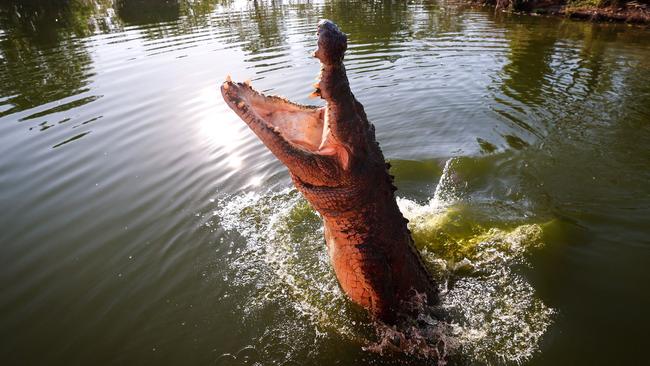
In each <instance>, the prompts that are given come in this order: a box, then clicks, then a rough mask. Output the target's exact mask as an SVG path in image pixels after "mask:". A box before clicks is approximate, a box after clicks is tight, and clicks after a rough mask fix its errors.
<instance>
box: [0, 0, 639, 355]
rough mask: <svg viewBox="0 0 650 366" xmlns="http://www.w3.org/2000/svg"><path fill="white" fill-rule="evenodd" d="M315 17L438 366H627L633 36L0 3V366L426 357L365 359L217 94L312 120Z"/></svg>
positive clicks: (353, 5) (260, 149)
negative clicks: (399, 229)
mask: <svg viewBox="0 0 650 366" xmlns="http://www.w3.org/2000/svg"><path fill="white" fill-rule="evenodd" d="M321 18H330V19H332V20H334V21H335V22H337V23H338V24H339V25H340V26H341V27H342V29H343V30H344V31H345V32H347V33H348V34H349V38H350V46H349V51H348V54H347V57H346V60H347V67H348V74H349V76H350V81H351V84H352V88H353V91H354V92H355V93H356V95H357V97H358V99H359V100H360V101H361V102H362V103H363V104H364V105H365V107H366V111H367V113H368V115H369V118H370V120H371V121H372V122H374V123H375V125H376V127H377V135H378V139H379V141H380V143H381V145H382V148H383V150H384V153H385V155H386V157H387V158H388V159H389V160H391V162H392V164H393V169H392V171H393V174H395V175H396V179H397V185H398V187H399V191H398V195H399V197H400V198H399V203H400V207H401V209H402V211H403V212H404V214H405V216H407V217H408V218H409V219H410V220H411V229H412V231H413V233H414V237H415V238H416V241H417V245H418V247H419V248H420V249H421V250H422V251H423V253H425V256H426V258H427V262H428V264H429V265H430V266H431V268H432V269H433V270H434V271H435V273H436V274H437V275H436V276H437V277H438V279H439V280H440V283H441V287H442V290H443V294H444V296H443V301H442V304H441V307H442V308H443V309H444V310H445V312H447V313H448V314H449V316H448V319H446V322H448V323H449V329H447V331H446V334H445V336H446V337H447V339H448V340H449V344H450V345H452V344H453V345H454V347H455V355H452V356H451V357H450V363H451V364H461V365H475V364H486V363H489V364H495V363H496V364H514V363H517V362H520V363H523V364H527V365H600V364H629V365H637V364H643V363H644V362H647V344H648V340H649V339H650V337H649V336H648V333H647V329H648V326H650V315H649V314H648V312H647V309H648V308H650V294H649V293H648V288H649V287H648V286H649V285H648V283H650V268H649V267H648V266H649V265H650V239H649V238H650V149H649V146H650V33H649V31H648V30H646V29H642V28H635V27H628V26H624V25H609V24H590V23H580V22H573V21H565V20H560V19H553V18H536V17H525V16H505V15H503V14H495V13H494V12H493V11H490V10H476V9H475V10H472V9H462V8H459V7H457V6H454V5H450V4H445V3H437V2H428V1H413V2H399V1H375V2H361V1H351V2H348V1H331V2H330V1H326V2H302V1H290V2H280V1H274V2H260V1H253V2H246V1H241V2H238V1H233V2H231V1H200V0H194V1H190V0H181V1H179V2H175V1H167V2H164V1H144V0H135V1H130V0H124V1H118V2H116V3H114V4H113V3H112V2H111V1H110V0H98V1H90V0H88V1H70V2H64V1H54V2H52V1H31V2H21V1H2V2H0V156H1V157H2V158H1V159H0V207H1V208H2V210H1V211H0V212H1V213H0V288H1V289H2V291H1V292H0V340H1V341H0V363H1V364H3V365H13V364H15V365H31V364H34V365H35V364H48V365H49V364H65V365H87V364H158V365H159V364H169V365H179V364H188V365H190V364H194V365H195V364H218V365H244V364H262V365H333V364H340V365H353V364H354V365H357V364H374V365H390V364H396V363H398V364H412V365H422V364H430V363H432V361H427V360H417V359H413V358H410V357H408V356H404V355H380V354H376V353H373V352H369V351H364V350H363V348H364V347H367V346H370V345H372V344H373V342H375V341H376V340H377V338H376V335H375V333H374V331H373V327H372V326H371V324H369V323H368V320H367V319H366V318H365V316H364V313H363V312H361V311H359V310H358V309H356V308H355V307H354V306H352V305H350V303H349V302H347V301H346V300H345V298H344V297H343V296H342V295H341V292H340V290H339V288H338V286H337V284H336V280H335V278H334V276H333V273H332V271H331V269H330V267H329V263H328V258H327V255H326V253H325V250H324V242H323V239H322V228H321V226H320V223H319V219H318V217H317V215H316V214H315V213H314V212H313V211H311V209H310V208H309V206H308V205H307V204H306V203H305V201H303V200H302V199H301V198H300V196H299V195H298V194H297V193H296V192H295V190H292V189H291V184H290V181H289V178H288V176H287V173H286V171H285V169H284V167H283V166H282V165H281V164H280V163H279V162H277V161H276V160H275V159H274V158H273V157H272V156H271V155H270V153H268V152H267V150H266V149H265V147H264V146H262V145H261V144H260V143H259V142H258V141H257V139H256V138H255V137H254V136H253V134H252V133H251V132H249V131H248V130H247V128H246V127H245V125H244V124H243V123H241V121H239V120H238V118H237V117H236V116H235V115H234V113H232V112H231V111H230V110H229V109H228V107H227V106H226V105H225V104H224V102H223V101H222V99H221V97H220V95H219V92H218V89H217V85H218V84H219V83H220V82H221V81H222V80H223V79H224V77H225V75H226V74H228V73H230V74H232V76H233V78H234V79H237V80H243V79H247V78H251V79H252V80H253V84H254V85H256V86H257V88H259V89H261V90H264V91H267V92H270V93H277V94H282V95H285V96H287V97H289V98H291V99H294V100H296V101H298V102H302V103H315V102H314V101H313V100H308V99H307V95H308V94H309V93H310V92H311V90H312V87H311V83H312V82H313V80H314V78H315V76H316V74H317V72H318V68H319V66H318V63H317V61H316V60H315V59H312V58H310V57H309V55H310V52H311V51H312V50H313V49H314V47H315V41H316V38H315V35H314V33H315V24H316V23H317V22H318V20H319V19H321ZM256 362H257V363H256Z"/></svg>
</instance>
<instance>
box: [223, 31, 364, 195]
mask: <svg viewBox="0 0 650 366" xmlns="http://www.w3.org/2000/svg"><path fill="white" fill-rule="evenodd" d="M317 34H318V48H317V50H316V51H315V52H314V54H313V56H314V57H316V58H318V59H319V60H320V62H321V73H320V78H319V81H318V82H317V83H316V84H314V87H315V91H314V92H313V93H312V96H314V97H321V98H322V99H323V100H325V102H326V105H325V106H324V107H317V106H309V105H301V104H297V103H293V102H291V101H289V100H287V99H285V98H282V97H277V96H269V95H264V94H262V93H260V92H258V91H257V90H255V89H254V88H253V87H252V86H251V84H250V82H243V83H239V82H233V81H232V80H231V79H230V77H228V78H227V80H226V81H225V82H224V83H223V84H222V85H221V93H222V94H223V97H224V100H225V101H226V103H227V104H228V106H230V108H232V109H233V110H234V111H235V112H236V113H237V115H239V117H240V118H241V119H242V120H243V121H244V122H246V124H247V125H248V126H249V127H250V129H251V130H252V131H253V132H254V133H255V134H256V135H257V137H258V138H259V139H260V140H261V141H262V143H264V145H266V147H267V148H269V150H271V152H272V153H273V154H274V155H275V156H276V157H277V158H278V159H279V160H280V161H281V162H282V163H283V164H284V165H286V166H287V168H288V169H289V171H290V172H291V174H292V176H293V177H294V179H298V180H299V181H300V182H301V183H304V184H307V185H309V186H319V187H333V186H340V185H341V184H343V183H344V182H345V181H346V176H349V172H350V170H351V168H353V165H354V164H355V162H357V161H360V159H362V158H363V155H364V152H365V150H366V147H367V146H368V145H369V142H370V140H374V129H373V127H372V125H371V124H369V123H368V122H367V120H366V116H365V113H364V112H363V107H362V106H361V104H359V103H358V102H357V101H356V99H354V96H353V95H352V93H351V91H350V88H349V84H348V79H347V76H346V74H345V67H344V66H343V56H344V53H345V50H346V49H347V36H346V35H345V34H344V33H342V32H341V31H340V30H339V29H338V27H337V26H336V25H335V24H334V23H332V22H331V21H329V20H323V21H321V22H320V23H319V24H318V33H317ZM369 137H371V139H369Z"/></svg>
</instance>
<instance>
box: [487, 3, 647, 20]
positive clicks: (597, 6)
mask: <svg viewBox="0 0 650 366" xmlns="http://www.w3.org/2000/svg"><path fill="white" fill-rule="evenodd" d="M477 2H478V3H479V4H481V5H489V6H495V7H496V8H497V9H505V10H510V11H512V12H516V13H527V14H531V15H556V16H563V17H567V18H571V19H583V20H590V21H604V22H620V23H631V24H646V25H647V24H650V4H644V3H641V2H637V1H630V2H621V3H616V4H611V3H608V2H606V1H602V2H601V1H597V0H587V1H569V2H565V1H563V0H540V1H534V0H533V1H523V0H479V1H477Z"/></svg>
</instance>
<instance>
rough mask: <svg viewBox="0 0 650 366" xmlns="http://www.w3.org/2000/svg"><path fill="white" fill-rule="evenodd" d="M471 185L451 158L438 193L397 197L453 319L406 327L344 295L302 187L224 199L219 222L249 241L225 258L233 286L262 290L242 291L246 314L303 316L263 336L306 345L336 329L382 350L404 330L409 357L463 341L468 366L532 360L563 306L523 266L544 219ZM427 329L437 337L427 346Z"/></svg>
mask: <svg viewBox="0 0 650 366" xmlns="http://www.w3.org/2000/svg"><path fill="white" fill-rule="evenodd" d="M462 186H463V184H462V181H460V180H459V179H456V178H454V173H453V164H452V163H448V164H447V166H446V167H445V171H444V173H443V177H442V178H441V181H440V183H439V185H438V188H437V190H436V194H435V195H434V197H433V198H432V199H431V200H430V202H428V203H426V204H419V203H417V202H414V201H411V200H408V199H404V198H398V204H399V206H400V209H401V210H402V212H403V214H404V216H405V217H406V218H407V219H409V220H410V223H409V228H410V230H411V231H412V233H413V237H414V239H415V241H416V245H417V246H418V249H420V250H421V252H422V253H423V255H424V258H425V261H426V262H427V264H428V265H429V266H430V268H431V269H432V272H433V273H434V274H435V276H436V277H437V279H438V280H439V281H440V283H441V304H440V306H439V308H438V309H437V310H438V311H439V312H443V313H444V314H445V317H444V322H438V321H437V320H435V319H434V318H432V317H428V316H427V317H426V318H424V319H416V320H415V321H414V323H413V324H414V325H413V326H412V327H406V328H404V327H403V328H391V327H386V326H384V327H377V326H376V324H373V323H372V322H371V321H370V320H369V319H368V318H367V317H366V316H365V313H363V312H360V311H358V309H357V308H356V307H354V306H352V305H351V304H350V303H349V301H347V299H346V298H345V296H344V294H343V293H342V292H341V290H340V289H339V287H338V284H337V282H336V278H335V276H334V273H333V271H332V269H331V266H330V263H329V258H328V256H327V252H326V249H325V245H324V239H323V229H322V224H321V221H320V218H319V216H318V215H317V214H316V213H315V212H314V211H313V210H312V209H311V208H310V206H309V204H308V203H307V202H306V201H305V200H304V199H303V198H302V197H301V196H300V194H299V193H298V192H296V191H295V190H293V189H287V190H283V191H281V192H269V193H265V194H260V193H247V194H242V195H237V196H233V197H229V198H228V199H225V200H222V202H223V204H221V205H220V207H219V208H218V209H217V211H215V216H216V217H217V218H218V220H219V224H220V225H221V226H222V227H223V228H224V229H226V230H228V231H230V232H235V233H237V234H238V235H240V236H241V237H243V239H244V240H243V241H244V242H245V243H244V244H243V246H242V247H240V248H238V249H237V251H236V253H233V255H232V257H231V258H229V259H228V260H227V262H226V264H227V265H228V266H229V271H228V273H230V274H231V278H230V283H231V284H232V285H233V286H234V288H235V289H236V288H242V289H243V288H254V291H250V292H249V294H248V295H247V297H246V298H245V299H244V300H242V301H243V302H245V304H246V306H244V307H243V310H242V312H243V314H244V317H245V318H247V317H253V318H255V315H256V314H257V313H259V312H263V311H264V310H263V309H265V308H267V307H273V308H278V307H279V308H280V309H281V311H282V312H284V313H291V314H293V315H290V316H293V317H298V318H299V319H291V318H290V317H289V316H287V319H291V320H286V319H283V320H276V323H274V324H272V325H270V329H269V330H268V331H267V332H266V333H265V334H266V335H269V336H270V335H273V336H272V337H273V338H274V339H273V340H272V342H273V343H277V344H285V345H286V344H289V345H291V347H292V349H294V351H295V352H297V353H300V352H301V351H300V349H305V350H306V349H312V350H313V349H314V343H317V342H318V340H319V339H321V338H327V337H338V338H340V337H343V338H344V339H348V340H349V341H352V342H357V343H359V345H360V346H365V347H366V348H365V349H367V350H370V351H377V352H383V351H386V350H390V349H391V347H392V346H391V344H393V345H394V342H393V340H395V339H398V338H400V337H401V338H400V339H398V342H399V343H401V344H402V345H405V344H408V345H409V347H410V349H411V351H413V352H411V353H412V354H416V353H417V352H415V351H414V350H419V351H420V354H419V355H418V356H423V355H424V356H427V355H429V356H435V357H432V358H438V356H441V355H442V356H444V354H446V353H449V352H450V351H453V350H454V349H456V350H457V351H458V352H457V353H458V354H459V355H462V356H461V357H462V358H463V359H465V358H467V360H468V362H469V363H476V362H478V363H490V364H492V363H513V362H514V363H520V362H522V361H525V360H527V359H529V358H530V357H531V356H532V355H533V354H534V353H535V352H536V351H537V349H538V343H539V339H540V337H541V336H542V335H543V334H544V333H545V331H546V329H547V328H548V326H549V325H550V324H551V322H552V318H553V313H554V310H553V309H551V308H549V307H547V306H546V305H544V303H543V302H542V301H541V300H540V299H539V298H538V297H536V296H535V291H534V288H533V287H532V286H531V285H530V283H529V282H528V281H527V280H526V278H525V277H524V276H523V275H521V274H520V273H518V271H517V270H516V268H520V267H521V266H527V265H528V261H527V256H528V254H529V253H530V251H531V250H534V249H535V248H539V247H541V246H542V245H543V240H542V238H543V235H542V234H543V226H542V225H541V224H539V223H530V222H528V223H526V222H525V221H523V220H524V219H525V216H526V215H524V214H520V215H517V212H519V209H518V208H517V206H516V205H515V204H513V203H507V202H478V203H477V202H472V201H470V200H466V199H464V198H463V194H462V189H460V188H459V187H461V188H462ZM519 213H521V212H519ZM513 217H518V218H519V220H513ZM276 311H277V310H276ZM427 319H428V320H429V321H427ZM275 328H277V329H275ZM425 338H427V339H428V340H430V341H431V340H433V342H429V343H428V345H429V346H430V347H426V346H425V344H426V341H427V339H425ZM386 340H388V342H386ZM440 340H442V341H443V344H442V345H441V344H440V342H439V341H440ZM409 342H410V343H409ZM311 352H313V351H311ZM308 353H309V352H308ZM315 357H317V356H315ZM294 361H295V360H294Z"/></svg>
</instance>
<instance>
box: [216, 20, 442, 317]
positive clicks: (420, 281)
mask: <svg viewBox="0 0 650 366" xmlns="http://www.w3.org/2000/svg"><path fill="white" fill-rule="evenodd" d="M317 35H318V46H317V49H316V51H315V52H314V53H313V56H314V57H316V58H318V59H319V60H320V63H321V70H320V75H319V81H318V82H317V83H316V84H314V87H315V90H314V91H313V93H312V95H311V96H312V97H316V98H318V97H320V98H322V99H323V100H324V101H325V106H324V107H319V106H309V105H301V104H298V103H294V102H291V101H289V100H287V99H285V98H283V97H279V96H271V95H265V94H262V93H260V92H258V91H257V90H255V89H254V88H253V87H252V86H251V83H250V82H249V81H246V82H233V81H232V79H231V78H230V76H228V77H227V78H226V81H225V82H224V83H223V84H222V85H221V93H222V95H223V98H224V100H225V101H226V103H227V105H228V106H229V107H230V108H232V110H234V111H235V113H236V114H237V115H238V116H239V117H240V118H241V119H242V120H243V121H244V122H245V123H246V124H247V125H248V127H249V128H250V129H251V130H252V131H253V132H254V133H255V134H256V135H257V137H258V138H259V139H260V140H261V141H262V143H263V144H264V145H266V147H267V148H268V149H269V150H270V151H271V152H272V153H273V154H274V155H275V157H276V158H277V159H278V160H280V161H281V162H282V163H283V164H284V165H285V166H286V167H287V168H288V170H289V174H290V176H291V179H292V181H293V183H294V185H295V186H296V188H297V189H298V190H299V191H300V192H301V193H302V194H303V195H304V197H305V198H306V199H307V201H309V203H310V204H311V206H312V207H313V208H314V209H315V210H316V211H318V212H319V213H320V216H321V217H322V220H323V225H324V234H325V242H326V246H327V251H328V254H329V257H330V261H331V263H332V266H333V268H334V272H335V275H336V277H337V279H338V282H339V284H340V287H341V288H342V289H343V291H344V293H345V294H346V295H347V296H348V297H349V299H351V300H352V302H354V303H356V304H358V305H360V306H361V307H363V308H365V309H367V310H368V311H369V312H370V314H371V316H372V317H373V318H374V319H377V320H380V321H383V322H385V323H389V324H390V323H394V322H395V321H396V319H397V316H398V314H401V313H403V312H404V311H405V308H406V307H407V306H406V304H408V303H411V304H412V299H413V297H414V296H417V297H418V298H420V299H422V298H424V299H426V300H425V301H426V303H427V304H431V305H433V304H435V303H437V302H438V286H437V283H436V281H435V280H434V279H433V277H432V276H431V274H430V272H429V271H428V269H427V267H426V265H425V264H424V262H423V260H422V257H421V254H420V252H419V251H418V250H417V249H416V247H415V245H414V243H413V239H412V237H411V233H410V231H409V230H408V227H407V223H408V220H406V219H405V218H404V216H403V215H402V213H401V212H400V210H399V207H398V205H397V202H396V199H395V191H396V189H397V188H396V187H395V185H394V184H393V178H394V177H393V176H391V175H390V174H389V168H390V164H389V163H386V161H385V158H384V155H383V153H382V151H381V149H380V147H379V143H378V142H377V140H376V138H375V127H374V125H373V124H372V123H370V122H369V121H368V118H367V116H366V113H365V111H364V108H363V106H362V105H361V103H360V102H359V101H357V99H356V98H355V96H354V95H353V94H352V91H351V89H350V85H349V81H348V78H347V75H346V70H345V66H344V65H343V58H344V54H345V51H346V50H347V35H345V34H344V33H343V32H341V31H340V30H339V28H338V26H337V25H336V24H334V23H333V22H332V21H330V20H322V21H320V22H319V23H318V31H317Z"/></svg>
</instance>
